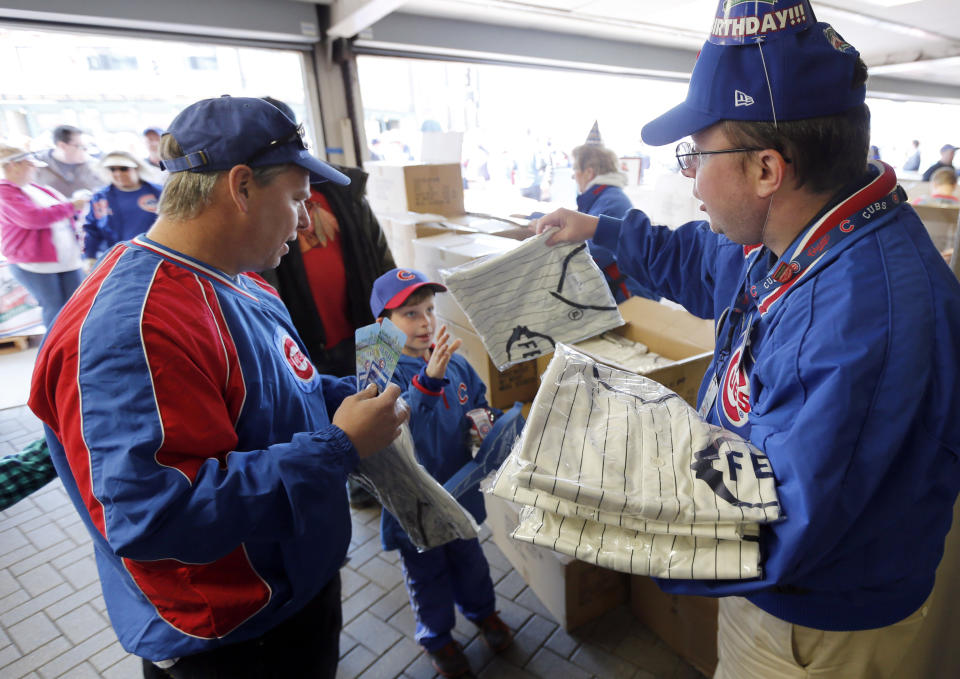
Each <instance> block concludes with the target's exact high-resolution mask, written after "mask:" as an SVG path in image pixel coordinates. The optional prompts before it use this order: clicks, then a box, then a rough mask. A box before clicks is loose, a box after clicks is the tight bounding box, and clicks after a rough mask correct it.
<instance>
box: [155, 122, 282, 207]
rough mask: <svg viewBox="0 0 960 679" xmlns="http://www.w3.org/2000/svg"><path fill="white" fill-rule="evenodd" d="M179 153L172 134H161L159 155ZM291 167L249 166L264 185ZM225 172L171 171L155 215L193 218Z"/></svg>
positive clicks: (208, 204) (163, 157) (258, 180)
mask: <svg viewBox="0 0 960 679" xmlns="http://www.w3.org/2000/svg"><path fill="white" fill-rule="evenodd" d="M182 155H183V149H182V148H181V147H180V143H179V142H178V141H177V140H176V139H174V138H173V135H171V134H165V135H163V136H162V137H161V138H160V158H162V159H165V160H169V159H172V158H179V157H180V156H182ZM291 167H294V165H292V164H290V163H285V164H283V165H268V166H266V167H254V168H251V169H252V170H253V181H255V182H256V183H257V185H258V186H266V185H267V184H269V183H270V182H272V181H273V180H274V179H275V178H276V177H277V176H278V175H281V174H283V173H284V172H286V171H287V170H288V169H290V168H291ZM226 174H227V171H226V170H215V171H213V172H171V173H170V175H169V176H168V177H167V181H166V183H165V184H164V185H163V192H162V193H161V194H160V200H159V201H158V203H157V215H158V216H160V217H165V218H167V219H174V220H180V221H182V220H187V219H194V218H195V217H197V216H198V215H199V214H200V213H201V212H203V211H204V210H205V209H206V208H207V207H209V206H210V203H211V202H212V199H213V189H214V186H216V183H217V181H218V180H219V179H220V177H221V176H223V175H226Z"/></svg>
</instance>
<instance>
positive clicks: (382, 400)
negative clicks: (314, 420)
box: [333, 384, 410, 457]
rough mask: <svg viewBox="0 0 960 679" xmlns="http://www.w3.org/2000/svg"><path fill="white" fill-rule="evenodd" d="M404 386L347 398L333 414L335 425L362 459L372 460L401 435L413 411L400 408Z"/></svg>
mask: <svg viewBox="0 0 960 679" xmlns="http://www.w3.org/2000/svg"><path fill="white" fill-rule="evenodd" d="M398 396H400V387H398V386H397V385H396V384H388V385H387V388H386V389H384V391H383V393H382V394H380V395H379V396H378V395H377V386H376V385H375V384H370V385H368V386H367V388H366V389H364V390H363V391H361V392H360V393H358V394H354V395H353V396H348V397H347V398H345V399H343V403H341V404H340V407H339V408H337V412H335V413H334V414H333V424H334V425H336V426H338V427H340V429H342V430H343V433H344V434H346V435H347V438H349V439H350V442H351V443H353V447H354V448H356V449H357V455H359V456H360V457H369V456H370V455H373V454H374V453H375V452H377V451H378V450H382V449H384V448H386V447H387V446H388V445H390V442H391V441H393V440H394V439H395V438H397V437H398V436H399V435H400V425H402V424H403V423H404V422H406V421H407V419H408V418H409V417H410V412H409V410H407V409H406V408H398V407H397V397H398Z"/></svg>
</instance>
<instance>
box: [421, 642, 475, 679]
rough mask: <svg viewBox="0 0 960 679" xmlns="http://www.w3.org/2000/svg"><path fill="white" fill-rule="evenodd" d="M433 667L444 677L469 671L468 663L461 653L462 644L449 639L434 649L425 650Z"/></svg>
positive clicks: (456, 675)
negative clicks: (447, 642)
mask: <svg viewBox="0 0 960 679" xmlns="http://www.w3.org/2000/svg"><path fill="white" fill-rule="evenodd" d="M427 655H428V656H430V662H431V663H433V668H434V669H435V670H436V671H437V672H439V673H440V674H442V675H443V676H445V677H462V676H463V675H464V674H467V673H468V672H469V671H470V663H469V662H468V661H467V656H465V655H464V654H463V646H461V645H460V644H458V643H457V642H456V641H451V642H450V643H449V644H447V645H446V646H443V647H442V648H438V649H437V650H436V651H427Z"/></svg>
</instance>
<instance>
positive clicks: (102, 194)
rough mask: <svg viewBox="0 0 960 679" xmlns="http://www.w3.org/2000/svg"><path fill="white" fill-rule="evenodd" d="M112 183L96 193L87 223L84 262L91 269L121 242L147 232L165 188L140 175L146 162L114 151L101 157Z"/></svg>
mask: <svg viewBox="0 0 960 679" xmlns="http://www.w3.org/2000/svg"><path fill="white" fill-rule="evenodd" d="M99 165H100V168H101V170H102V171H104V172H105V173H108V174H109V177H110V184H109V185H107V186H104V187H103V188H101V189H99V190H98V191H97V192H96V193H94V194H93V198H92V199H91V203H90V211H89V212H87V217H86V219H85V220H84V223H83V231H84V238H83V261H84V268H86V270H87V271H89V270H90V269H91V268H93V265H94V263H95V262H96V261H97V259H98V258H99V257H101V256H102V255H103V254H104V253H105V252H106V251H107V250H109V249H110V248H112V247H113V246H114V245H116V244H117V243H119V242H120V241H125V240H130V239H131V238H133V237H134V236H137V235H139V234H141V233H145V232H146V231H147V229H149V228H150V227H151V226H152V225H153V222H154V221H156V219H157V201H158V200H160V192H161V190H162V189H161V187H159V186H157V185H156V184H152V183H150V182H148V181H145V180H144V179H143V178H142V177H141V176H140V175H141V172H143V170H144V166H143V163H142V162H141V161H140V160H139V159H138V158H136V157H135V156H134V155H133V154H132V153H127V152H126V151H111V152H110V153H108V154H107V155H105V156H104V157H103V158H102V159H101V160H100V163H99Z"/></svg>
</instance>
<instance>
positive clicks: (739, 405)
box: [720, 344, 750, 427]
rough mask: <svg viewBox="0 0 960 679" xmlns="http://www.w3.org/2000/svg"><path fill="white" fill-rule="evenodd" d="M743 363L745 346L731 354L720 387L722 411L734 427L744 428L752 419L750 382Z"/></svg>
mask: <svg viewBox="0 0 960 679" xmlns="http://www.w3.org/2000/svg"><path fill="white" fill-rule="evenodd" d="M742 362H743V344H741V345H740V346H739V347H737V349H736V351H734V352H733V354H731V356H730V362H729V363H727V369H726V371H725V372H724V375H723V385H722V386H721V387H720V409H721V410H722V412H723V417H724V418H726V420H727V421H728V422H729V423H730V424H731V425H733V426H734V427H742V426H743V425H745V424H746V423H747V421H748V420H749V419H750V382H749V380H748V379H747V375H746V372H745V371H744V369H743V365H742Z"/></svg>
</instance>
